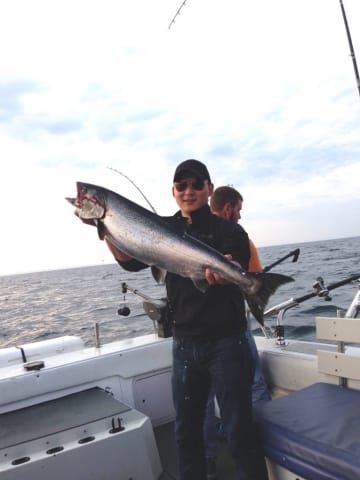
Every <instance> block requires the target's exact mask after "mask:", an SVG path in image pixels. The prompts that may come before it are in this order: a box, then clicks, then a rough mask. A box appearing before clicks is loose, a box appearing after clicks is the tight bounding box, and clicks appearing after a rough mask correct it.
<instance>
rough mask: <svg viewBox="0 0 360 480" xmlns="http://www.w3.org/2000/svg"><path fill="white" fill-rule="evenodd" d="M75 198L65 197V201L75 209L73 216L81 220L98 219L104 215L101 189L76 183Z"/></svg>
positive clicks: (103, 198)
mask: <svg viewBox="0 0 360 480" xmlns="http://www.w3.org/2000/svg"><path fill="white" fill-rule="evenodd" d="M76 186H77V197H76V198H70V197H66V200H67V201H68V202H69V203H71V204H72V205H74V207H76V211H75V214H76V215H77V216H78V217H80V218H81V219H84V220H86V219H100V218H103V217H104V216H105V213H106V199H105V195H104V193H103V192H102V191H101V189H99V188H97V187H96V185H91V184H89V183H83V182H77V183H76Z"/></svg>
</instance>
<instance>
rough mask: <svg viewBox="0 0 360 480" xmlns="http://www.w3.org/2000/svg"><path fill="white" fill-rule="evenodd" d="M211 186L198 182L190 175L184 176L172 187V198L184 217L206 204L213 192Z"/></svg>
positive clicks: (204, 182)
mask: <svg viewBox="0 0 360 480" xmlns="http://www.w3.org/2000/svg"><path fill="white" fill-rule="evenodd" d="M213 189H214V187H213V185H212V184H211V183H209V182H208V181H207V180H204V181H203V180H198V179H197V178H196V177H194V176H191V175H184V176H183V177H181V178H180V180H179V181H177V182H175V183H174V185H173V187H172V192H173V196H174V198H175V200H176V203H177V204H178V206H179V208H180V210H181V213H182V215H183V216H184V217H190V214H191V213H192V212H195V211H196V210H198V209H199V208H201V207H203V206H204V205H206V204H207V203H208V199H209V197H210V195H212V192H213Z"/></svg>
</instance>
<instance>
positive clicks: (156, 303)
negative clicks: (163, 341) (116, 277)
mask: <svg viewBox="0 0 360 480" xmlns="http://www.w3.org/2000/svg"><path fill="white" fill-rule="evenodd" d="M121 291H122V293H123V294H124V299H123V306H120V307H119V309H118V315H122V316H128V315H129V314H130V313H131V311H130V308H129V307H127V306H126V293H127V292H128V291H129V292H131V293H133V294H135V295H137V296H139V297H141V298H142V299H143V303H142V306H143V309H144V312H145V313H146V315H147V316H148V317H149V318H150V319H151V320H152V321H153V323H154V328H155V331H156V333H157V334H158V336H159V337H161V338H167V337H171V336H172V328H171V320H170V311H169V307H168V302H167V299H166V298H161V299H154V298H151V297H149V296H147V295H145V294H144V293H143V292H141V291H140V290H138V289H136V288H133V287H131V286H130V285H128V284H127V283H126V282H122V284H121Z"/></svg>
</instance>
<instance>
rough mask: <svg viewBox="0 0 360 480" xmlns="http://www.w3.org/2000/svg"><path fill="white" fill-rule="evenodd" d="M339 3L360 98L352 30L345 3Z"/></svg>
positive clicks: (359, 80) (359, 83)
mask: <svg viewBox="0 0 360 480" xmlns="http://www.w3.org/2000/svg"><path fill="white" fill-rule="evenodd" d="M339 1H340V8H341V12H342V16H343V19H344V24H345V29H346V35H347V38H348V42H349V47H350V56H351V58H352V62H353V66H354V72H355V78H356V84H357V88H358V90H359V96H360V77H359V70H358V67H357V63H356V57H355V52H354V47H353V44H352V40H351V35H350V29H349V25H348V22H347V19H346V14H345V8H344V5H343V1H342V0H339Z"/></svg>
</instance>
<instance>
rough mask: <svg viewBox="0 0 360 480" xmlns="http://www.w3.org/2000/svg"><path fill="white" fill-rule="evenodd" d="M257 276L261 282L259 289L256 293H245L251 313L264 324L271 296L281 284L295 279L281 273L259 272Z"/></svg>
mask: <svg viewBox="0 0 360 480" xmlns="http://www.w3.org/2000/svg"><path fill="white" fill-rule="evenodd" d="M257 278H258V280H260V283H261V286H260V288H259V290H258V291H257V292H256V293H255V294H252V295H250V294H248V295H245V298H246V301H247V304H248V306H249V308H250V311H251V313H252V314H253V315H254V317H255V318H256V320H257V321H258V322H259V323H260V324H261V325H264V316H263V315H264V309H265V306H266V305H267V303H268V301H269V298H270V297H271V295H272V294H273V293H275V292H276V290H277V289H278V288H279V287H280V286H281V285H284V284H285V283H289V282H293V281H294V279H293V278H291V277H288V276H287V275H282V274H281V273H259V274H257Z"/></svg>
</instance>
